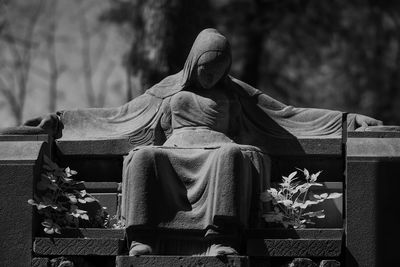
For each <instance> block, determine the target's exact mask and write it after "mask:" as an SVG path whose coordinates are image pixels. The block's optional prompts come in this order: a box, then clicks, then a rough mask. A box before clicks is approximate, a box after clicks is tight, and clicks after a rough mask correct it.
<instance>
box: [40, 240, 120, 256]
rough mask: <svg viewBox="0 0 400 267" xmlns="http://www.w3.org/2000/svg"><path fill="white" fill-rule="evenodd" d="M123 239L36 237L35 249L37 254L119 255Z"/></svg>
mask: <svg viewBox="0 0 400 267" xmlns="http://www.w3.org/2000/svg"><path fill="white" fill-rule="evenodd" d="M123 245H124V244H123V240H121V239H115V238H113V239H105V238H41V237H39V238H35V242H34V244H33V251H34V252H35V253H36V254H37V255H65V256H67V255H99V256H112V255H118V253H119V252H120V251H121V250H122V247H123Z"/></svg>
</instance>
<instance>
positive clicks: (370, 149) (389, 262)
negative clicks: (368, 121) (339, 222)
mask: <svg viewBox="0 0 400 267" xmlns="http://www.w3.org/2000/svg"><path fill="white" fill-rule="evenodd" d="M346 165H347V175H346V179H347V181H346V248H347V251H346V266H371V267H372V266H395V265H397V264H396V262H398V240H400V239H399V238H400V229H399V224H398V219H397V218H398V215H399V213H400V206H399V204H398V196H399V193H398V192H399V189H400V135H397V136H396V134H393V135H392V136H389V137H388V136H387V135H380V136H378V135H376V134H375V135H372V133H371V134H368V133H353V134H352V135H350V136H349V138H348V141H347V164H346Z"/></svg>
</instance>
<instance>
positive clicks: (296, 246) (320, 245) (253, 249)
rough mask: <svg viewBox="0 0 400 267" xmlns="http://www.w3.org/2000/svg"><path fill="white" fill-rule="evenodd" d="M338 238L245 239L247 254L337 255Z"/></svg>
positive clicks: (281, 255)
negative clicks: (261, 240)
mask: <svg viewBox="0 0 400 267" xmlns="http://www.w3.org/2000/svg"><path fill="white" fill-rule="evenodd" d="M341 245H342V241H341V240H340V239H264V240H263V242H262V243H261V242H260V240H249V241H247V254H248V255H249V256H270V257H338V256H339V255H340V254H341Z"/></svg>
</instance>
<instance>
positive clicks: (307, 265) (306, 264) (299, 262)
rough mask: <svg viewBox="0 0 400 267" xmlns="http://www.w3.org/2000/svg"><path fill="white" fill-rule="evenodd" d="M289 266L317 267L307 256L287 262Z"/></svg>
mask: <svg viewBox="0 0 400 267" xmlns="http://www.w3.org/2000/svg"><path fill="white" fill-rule="evenodd" d="M289 267H317V264H316V263H315V262H313V261H312V260H310V259H307V258H296V259H294V260H293V261H292V262H291V263H290V264H289Z"/></svg>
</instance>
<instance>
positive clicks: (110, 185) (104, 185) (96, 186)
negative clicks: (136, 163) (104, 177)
mask: <svg viewBox="0 0 400 267" xmlns="http://www.w3.org/2000/svg"><path fill="white" fill-rule="evenodd" d="M84 184H85V188H86V191H88V192H89V193H115V192H121V185H120V183H117V182H85V183H84Z"/></svg>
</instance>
